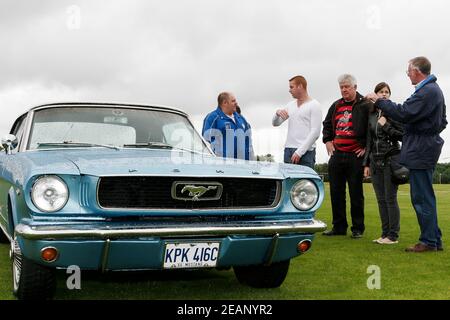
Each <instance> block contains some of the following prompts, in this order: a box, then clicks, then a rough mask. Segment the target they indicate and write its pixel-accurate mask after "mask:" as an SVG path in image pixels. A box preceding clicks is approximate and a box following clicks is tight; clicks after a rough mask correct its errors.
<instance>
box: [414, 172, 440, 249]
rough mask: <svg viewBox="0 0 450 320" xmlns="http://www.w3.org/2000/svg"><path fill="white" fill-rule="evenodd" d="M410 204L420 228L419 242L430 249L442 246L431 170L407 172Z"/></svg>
mask: <svg viewBox="0 0 450 320" xmlns="http://www.w3.org/2000/svg"><path fill="white" fill-rule="evenodd" d="M409 183H410V186H411V202H412V204H413V207H414V210H415V211H416V215H417V220H418V222H419V226H420V238H419V241H420V242H422V243H423V244H426V245H428V246H431V247H441V246H442V240H441V237H442V232H441V229H439V226H438V218H437V208H436V197H435V195H434V190H433V169H428V170H425V169H424V170H414V169H410V170H409Z"/></svg>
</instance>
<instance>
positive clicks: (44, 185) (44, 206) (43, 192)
mask: <svg viewBox="0 0 450 320" xmlns="http://www.w3.org/2000/svg"><path fill="white" fill-rule="evenodd" d="M68 199H69V190H68V189H67V185H66V184H65V183H64V181H63V180H62V179H61V178H59V177H56V176H44V177H41V178H39V179H37V180H36V182H35V183H34V185H33V189H32V190H31V200H33V203H34V205H35V206H36V207H37V208H38V209H39V210H41V211H45V212H54V211H58V210H60V209H61V208H63V207H64V206H65V205H66V203H67V200H68Z"/></svg>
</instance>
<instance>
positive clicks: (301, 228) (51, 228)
mask: <svg viewBox="0 0 450 320" xmlns="http://www.w3.org/2000/svg"><path fill="white" fill-rule="evenodd" d="M326 228H327V225H326V224H325V223H323V222H322V221H320V220H314V219H311V220H293V221H289V220H284V221H278V222H277V221H245V222H222V223H203V224H175V223H174V224H166V225H154V226H152V225H148V224H147V225H143V226H132V225H128V226H119V227H111V226H104V227H102V228H90V229H89V228H87V227H86V226H80V227H79V228H77V227H76V225H75V226H73V225H47V226H45V225H39V226H30V225H25V224H19V225H18V226H17V227H16V233H17V235H19V236H22V237H23V238H25V239H30V240H43V239H69V238H91V239H111V238H116V239H117V238H136V237H183V236H228V235H273V234H276V233H278V234H280V235H282V234H288V233H307V234H311V233H315V232H321V231H324V230H326Z"/></svg>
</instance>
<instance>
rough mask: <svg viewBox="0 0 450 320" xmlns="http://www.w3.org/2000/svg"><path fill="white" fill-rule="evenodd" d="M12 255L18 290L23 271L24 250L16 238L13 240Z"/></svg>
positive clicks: (15, 289)
mask: <svg viewBox="0 0 450 320" xmlns="http://www.w3.org/2000/svg"><path fill="white" fill-rule="evenodd" d="M11 256H12V257H11V259H12V273H13V284H14V291H17V290H18V289H19V281H20V274H21V271H22V252H21V251H20V247H19V244H18V242H17V241H16V239H14V240H12V241H11Z"/></svg>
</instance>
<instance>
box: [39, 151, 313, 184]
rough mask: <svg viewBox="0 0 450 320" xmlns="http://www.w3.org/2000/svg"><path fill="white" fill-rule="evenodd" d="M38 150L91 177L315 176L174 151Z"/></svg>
mask: <svg viewBox="0 0 450 320" xmlns="http://www.w3.org/2000/svg"><path fill="white" fill-rule="evenodd" d="M39 152H47V153H56V154H57V155H58V158H59V159H60V158H61V157H63V158H65V159H66V160H67V161H70V162H71V163H72V164H73V165H74V166H76V168H78V171H79V173H80V174H84V175H92V176H118V175H162V176H184V177H199V176H203V177H218V176H220V177H236V176H238V177H252V178H258V177H259V178H274V179H284V178H287V177H298V176H305V175H311V176H317V174H316V173H315V172H314V171H313V170H312V169H310V168H308V167H304V166H298V165H289V164H281V163H267V162H256V161H244V160H236V159H225V158H218V157H214V156H211V155H202V154H195V153H190V152H183V151H175V150H154V149H119V150H114V149H99V148H89V149H76V150H75V149H72V150H61V149H58V150H48V151H39ZM49 166H51V163H50V164H49Z"/></svg>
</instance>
